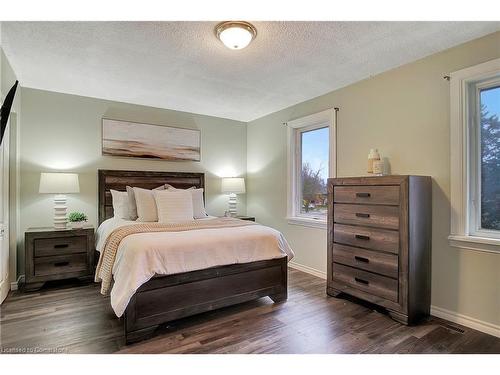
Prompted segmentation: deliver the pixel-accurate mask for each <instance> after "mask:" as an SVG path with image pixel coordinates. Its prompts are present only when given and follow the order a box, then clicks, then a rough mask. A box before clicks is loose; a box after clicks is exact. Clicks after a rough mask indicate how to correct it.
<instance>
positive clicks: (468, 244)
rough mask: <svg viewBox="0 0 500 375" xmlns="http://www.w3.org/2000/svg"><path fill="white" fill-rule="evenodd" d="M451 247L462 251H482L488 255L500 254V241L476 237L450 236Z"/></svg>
mask: <svg viewBox="0 0 500 375" xmlns="http://www.w3.org/2000/svg"><path fill="white" fill-rule="evenodd" d="M448 242H449V244H450V246H453V247H459V248H461V249H468V250H475V251H482V252H486V253H500V239H496V238H486V237H475V236H461V235H454V234H452V235H450V236H448Z"/></svg>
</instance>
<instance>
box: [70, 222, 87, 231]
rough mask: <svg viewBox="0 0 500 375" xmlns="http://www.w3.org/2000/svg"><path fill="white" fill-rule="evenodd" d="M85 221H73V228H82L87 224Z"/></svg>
mask: <svg viewBox="0 0 500 375" xmlns="http://www.w3.org/2000/svg"><path fill="white" fill-rule="evenodd" d="M85 223H86V222H85V221H72V222H71V228H73V229H82V228H83V227H84V225H85Z"/></svg>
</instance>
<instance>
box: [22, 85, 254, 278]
mask: <svg viewBox="0 0 500 375" xmlns="http://www.w3.org/2000/svg"><path fill="white" fill-rule="evenodd" d="M21 105H22V109H23V117H22V122H21V151H20V155H21V165H20V166H21V205H20V221H21V222H20V224H21V230H22V231H24V230H26V229H27V228H29V227H34V226H51V225H52V217H53V208H52V207H53V200H52V199H53V197H52V196H51V195H45V194H39V193H38V184H39V179H40V172H43V171H45V172H46V171H71V172H76V173H78V174H79V179H80V194H72V195H69V196H68V211H74V210H81V211H83V212H85V213H87V214H88V216H89V221H90V223H92V224H94V225H96V224H97V170H98V169H131V170H163V171H184V172H205V179H206V201H207V202H206V205H207V211H208V213H209V214H212V215H221V214H223V213H224V210H225V209H227V208H226V207H227V196H226V195H222V194H221V193H220V176H223V175H228V174H234V175H237V176H243V177H244V175H245V171H246V124H245V123H242V122H237V121H233V120H226V119H221V118H216V117H210V116H202V115H196V114H192V113H185V112H178V111H171V110H166V109H159V108H152V107H144V106H138V105H132V104H125V103H119V102H113V101H107V100H100V99H93V98H88V97H81V96H75V95H67V94H59V93H54V92H48V91H41V90H34V89H27V88H23V89H22V103H21ZM102 117H107V118H113V119H124V120H130V121H137V122H145V123H151V124H158V125H172V126H178V127H183V128H191V129H200V130H201V138H202V146H201V148H202V150H201V152H202V156H201V162H167V161H161V160H148V159H132V158H117V157H109V156H101V118H102ZM238 199H239V202H238V209H239V211H240V212H241V213H243V214H244V213H245V212H246V208H245V201H246V199H245V195H240V196H238ZM18 253H19V258H18V267H19V272H20V274H22V273H24V250H23V247H22V244H21V246H20V248H19V251H18Z"/></svg>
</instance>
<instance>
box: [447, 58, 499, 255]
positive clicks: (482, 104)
mask: <svg viewBox="0 0 500 375" xmlns="http://www.w3.org/2000/svg"><path fill="white" fill-rule="evenodd" d="M450 89H451V116H450V118H451V206H452V211H451V218H452V222H451V234H450V237H449V239H450V243H451V244H452V245H454V246H458V247H463V248H468V249H474V250H485V251H500V59H497V60H493V61H490V62H488V63H484V64H480V65H477V66H475V67H471V68H467V69H464V70H461V71H459V72H455V73H453V74H452V75H451V86H450Z"/></svg>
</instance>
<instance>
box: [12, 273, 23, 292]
mask: <svg viewBox="0 0 500 375" xmlns="http://www.w3.org/2000/svg"><path fill="white" fill-rule="evenodd" d="M23 282H24V275H19V277H18V278H17V280H16V281H13V282H11V283H10V290H18V289H19V284H22V283H23Z"/></svg>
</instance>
